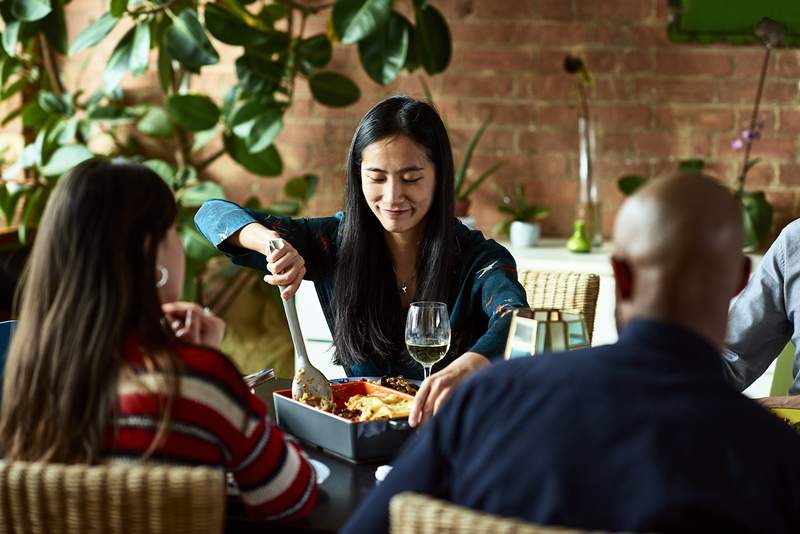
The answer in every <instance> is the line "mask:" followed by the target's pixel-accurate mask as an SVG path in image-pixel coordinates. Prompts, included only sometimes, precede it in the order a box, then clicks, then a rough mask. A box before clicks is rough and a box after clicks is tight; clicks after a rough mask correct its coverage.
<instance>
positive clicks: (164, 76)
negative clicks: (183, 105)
mask: <svg viewBox="0 0 800 534" xmlns="http://www.w3.org/2000/svg"><path fill="white" fill-rule="evenodd" d="M172 75H173V71H172V58H171V57H169V52H167V47H166V46H164V45H163V44H162V46H159V47H158V83H159V84H160V85H161V91H163V92H164V94H167V93H168V92H169V90H170V88H171V87H172Z"/></svg>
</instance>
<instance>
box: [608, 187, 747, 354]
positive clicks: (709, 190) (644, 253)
mask: <svg viewBox="0 0 800 534" xmlns="http://www.w3.org/2000/svg"><path fill="white" fill-rule="evenodd" d="M612 266H613V268H614V276H615V278H616V282H617V322H618V323H619V324H620V326H622V325H623V324H625V323H627V322H628V321H630V320H632V319H656V320H661V321H665V322H670V323H673V324H678V325H681V326H684V327H687V328H690V329H692V330H693V331H695V332H697V333H699V334H701V335H702V336H704V337H705V338H706V339H708V340H709V341H710V342H712V343H714V344H715V345H717V346H720V347H721V346H722V344H723V342H724V338H725V327H726V322H727V312H728V304H729V302H730V299H731V298H733V297H734V296H735V295H736V294H737V293H738V292H739V291H741V289H742V288H743V287H744V284H745V283H746V282H747V277H748V275H749V272H750V261H749V258H747V257H746V256H744V255H743V254H742V210H741V207H740V205H739V203H738V202H737V200H736V198H735V197H734V196H733V195H732V194H731V192H730V191H729V190H728V189H727V188H726V187H724V186H723V185H721V184H720V183H719V182H717V181H716V180H714V179H713V178H710V177H708V176H705V175H702V174H699V173H691V174H680V175H676V176H671V177H668V178H661V179H658V180H654V181H652V182H651V183H650V184H648V185H647V186H645V187H644V188H642V189H641V190H640V191H639V192H637V193H636V194H635V195H633V196H632V197H630V198H629V199H628V200H627V201H626V202H625V203H624V204H623V206H622V208H621V209H620V212H619V214H618V215H617V220H616V223H615V225H614V255H613V257H612Z"/></svg>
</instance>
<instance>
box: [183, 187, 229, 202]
mask: <svg viewBox="0 0 800 534" xmlns="http://www.w3.org/2000/svg"><path fill="white" fill-rule="evenodd" d="M212 198H225V190H224V189H222V186H220V185H219V184H217V183H214V182H203V183H201V184H197V185H195V186H192V187H190V188H188V189H186V190H185V191H184V192H183V194H181V197H180V203H181V205H182V206H183V207H185V208H199V207H200V206H202V205H203V203H204V202H206V201H207V200H211V199H212Z"/></svg>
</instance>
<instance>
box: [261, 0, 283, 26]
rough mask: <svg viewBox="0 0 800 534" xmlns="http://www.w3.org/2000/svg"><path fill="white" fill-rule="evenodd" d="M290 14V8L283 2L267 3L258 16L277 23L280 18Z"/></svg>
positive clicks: (268, 21) (269, 22)
mask: <svg viewBox="0 0 800 534" xmlns="http://www.w3.org/2000/svg"><path fill="white" fill-rule="evenodd" d="M288 16H289V8H287V7H286V6H285V5H283V4H277V3H276V4H267V5H265V6H264V7H263V8H262V9H261V11H260V12H259V13H258V18H259V19H261V20H263V21H264V22H266V23H267V24H269V25H270V26H273V25H275V23H276V22H278V21H279V20H283V19H285V18H286V17H288Z"/></svg>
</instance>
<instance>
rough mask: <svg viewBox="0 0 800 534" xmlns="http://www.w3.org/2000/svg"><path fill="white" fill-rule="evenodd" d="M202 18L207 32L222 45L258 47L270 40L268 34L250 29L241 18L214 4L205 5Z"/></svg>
mask: <svg viewBox="0 0 800 534" xmlns="http://www.w3.org/2000/svg"><path fill="white" fill-rule="evenodd" d="M204 16H205V21H206V27H207V28H208V32H209V33H210V34H211V35H213V36H214V37H215V38H217V39H219V40H220V41H222V42H223V43H227V44H232V45H235V46H258V45H260V44H263V43H265V42H267V41H268V40H269V39H270V34H268V33H266V32H263V31H260V30H258V29H256V28H252V27H250V26H249V25H248V24H247V22H246V21H245V20H243V19H242V18H241V17H239V16H237V15H236V14H234V13H231V12H229V11H227V10H225V9H223V8H221V7H219V6H217V5H216V4H208V5H206V10H205V15H204Z"/></svg>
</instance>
